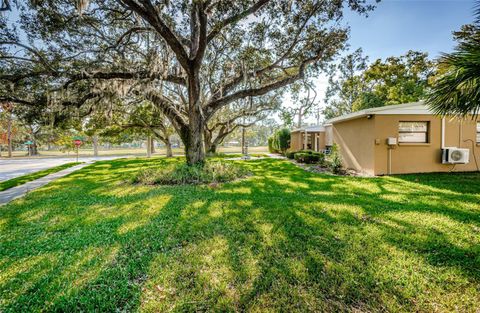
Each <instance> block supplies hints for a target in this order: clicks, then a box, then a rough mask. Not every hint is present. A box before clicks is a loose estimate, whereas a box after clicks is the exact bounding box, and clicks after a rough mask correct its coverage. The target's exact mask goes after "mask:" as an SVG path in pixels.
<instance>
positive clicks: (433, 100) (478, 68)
mask: <svg viewBox="0 0 480 313" xmlns="http://www.w3.org/2000/svg"><path fill="white" fill-rule="evenodd" d="M475 15H476V19H475V22H474V23H473V24H469V25H465V26H463V27H462V29H461V30H460V31H458V32H455V33H454V37H455V39H456V40H458V42H459V43H458V46H457V47H456V48H455V51H454V52H452V53H448V54H443V55H442V57H441V58H440V59H439V69H440V74H439V75H438V76H437V77H436V78H435V80H434V84H433V88H432V92H431V93H429V95H428V97H427V104H428V105H429V106H430V107H431V108H432V110H433V111H434V112H435V113H437V114H441V115H454V116H466V115H469V114H472V113H473V114H474V115H476V116H478V114H479V113H480V2H477V9H476V11H475Z"/></svg>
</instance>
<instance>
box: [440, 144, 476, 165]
mask: <svg viewBox="0 0 480 313" xmlns="http://www.w3.org/2000/svg"><path fill="white" fill-rule="evenodd" d="M469 159H470V150H469V149H461V148H455V147H446V148H444V149H443V150H442V163H443V164H467V163H468V162H469Z"/></svg>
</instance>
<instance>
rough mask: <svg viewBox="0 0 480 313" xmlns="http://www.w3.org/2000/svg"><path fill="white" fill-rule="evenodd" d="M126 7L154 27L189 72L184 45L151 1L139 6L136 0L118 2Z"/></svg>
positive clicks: (145, 0) (143, 2) (143, 1)
mask: <svg viewBox="0 0 480 313" xmlns="http://www.w3.org/2000/svg"><path fill="white" fill-rule="evenodd" d="M117 1H120V2H121V3H123V4H124V5H126V6H127V7H128V8H130V9H131V10H132V11H134V12H136V13H137V14H139V15H140V16H142V17H143V18H144V19H145V20H146V21H147V22H148V23H149V24H150V25H152V27H153V28H154V29H155V30H156V31H157V32H158V33H159V34H160V36H162V38H163V39H164V40H165V42H166V43H167V44H168V46H169V47H170V48H171V49H172V51H173V52H174V53H175V55H176V56H177V59H178V62H179V63H180V65H181V66H182V67H183V69H184V70H185V71H187V72H188V71H189V58H188V55H187V52H186V51H185V49H184V48H183V45H182V43H181V42H180V40H179V39H178V38H177V36H176V35H175V34H174V33H173V31H172V30H171V29H170V28H169V27H168V26H167V25H166V24H165V22H164V21H163V20H162V19H161V18H160V16H159V15H158V14H157V11H156V9H155V7H154V6H153V4H152V3H151V2H150V1H149V0H141V2H142V4H143V5H139V4H138V3H137V2H136V1H134V0H117Z"/></svg>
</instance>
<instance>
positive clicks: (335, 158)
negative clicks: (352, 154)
mask: <svg viewBox="0 0 480 313" xmlns="http://www.w3.org/2000/svg"><path fill="white" fill-rule="evenodd" d="M330 158H331V161H330V170H331V171H332V173H334V174H339V173H340V172H341V171H342V168H343V161H342V156H341V155H340V152H339V150H338V146H337V145H336V144H334V145H333V147H332V152H331V154H330Z"/></svg>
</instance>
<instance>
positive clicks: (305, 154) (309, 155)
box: [294, 150, 325, 164]
mask: <svg viewBox="0 0 480 313" xmlns="http://www.w3.org/2000/svg"><path fill="white" fill-rule="evenodd" d="M294 158H295V160H296V161H297V162H299V163H307V164H314V163H320V164H324V163H325V155H324V154H323V153H321V152H314V151H310V150H304V151H299V152H296V153H295V154H294Z"/></svg>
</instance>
